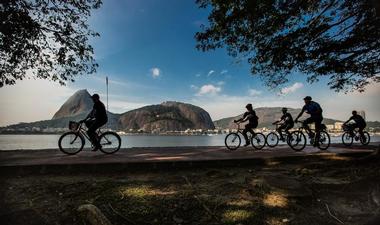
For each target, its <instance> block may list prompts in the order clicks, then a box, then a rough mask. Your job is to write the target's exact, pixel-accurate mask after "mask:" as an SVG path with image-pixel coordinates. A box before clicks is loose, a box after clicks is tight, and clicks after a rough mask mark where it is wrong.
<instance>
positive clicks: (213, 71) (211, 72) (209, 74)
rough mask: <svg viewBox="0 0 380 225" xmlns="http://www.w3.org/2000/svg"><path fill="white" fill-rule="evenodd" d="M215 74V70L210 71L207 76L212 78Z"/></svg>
mask: <svg viewBox="0 0 380 225" xmlns="http://www.w3.org/2000/svg"><path fill="white" fill-rule="evenodd" d="M213 73H215V70H210V71H209V72H208V74H207V76H211V74H213Z"/></svg>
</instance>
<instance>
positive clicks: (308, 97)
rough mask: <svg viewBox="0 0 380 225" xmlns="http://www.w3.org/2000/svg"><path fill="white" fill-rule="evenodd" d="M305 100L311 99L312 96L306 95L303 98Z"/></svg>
mask: <svg viewBox="0 0 380 225" xmlns="http://www.w3.org/2000/svg"><path fill="white" fill-rule="evenodd" d="M303 100H309V101H311V100H312V98H311V97H310V96H306V97H305V98H303Z"/></svg>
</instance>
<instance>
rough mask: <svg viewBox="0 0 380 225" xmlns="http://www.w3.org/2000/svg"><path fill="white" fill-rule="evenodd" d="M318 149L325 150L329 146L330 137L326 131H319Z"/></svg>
mask: <svg viewBox="0 0 380 225" xmlns="http://www.w3.org/2000/svg"><path fill="white" fill-rule="evenodd" d="M318 144H319V145H318V148H319V149H321V150H326V149H328V148H329V146H330V135H329V134H328V133H327V132H326V131H321V132H320V136H319V143H318Z"/></svg>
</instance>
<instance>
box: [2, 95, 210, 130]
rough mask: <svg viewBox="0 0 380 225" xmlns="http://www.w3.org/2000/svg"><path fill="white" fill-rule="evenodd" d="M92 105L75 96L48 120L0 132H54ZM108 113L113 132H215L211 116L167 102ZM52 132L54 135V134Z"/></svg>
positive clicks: (6, 128)
mask: <svg viewBox="0 0 380 225" xmlns="http://www.w3.org/2000/svg"><path fill="white" fill-rule="evenodd" d="M92 106H93V102H92V99H91V95H90V94H89V93H88V91H87V90H79V91H77V92H75V93H74V94H73V95H72V96H71V97H70V98H69V99H68V100H67V101H65V102H64V104H63V105H62V106H61V107H60V108H59V110H58V111H57V112H56V113H55V114H54V116H53V118H52V119H51V120H43V121H37V122H32V123H19V124H15V125H10V126H7V127H4V128H0V132H15V133H17V132H35V131H43V132H55V131H62V130H63V129H62V128H64V129H66V128H67V127H68V123H69V121H78V120H81V119H84V118H85V117H86V115H87V114H88V113H89V111H90V110H91V109H92ZM107 113H108V123H107V127H108V128H110V129H113V130H124V131H130V130H131V129H132V130H134V131H137V130H143V131H146V132H164V131H179V130H186V129H188V128H190V129H214V128H215V127H214V123H213V122H212V120H211V117H210V115H209V114H208V112H206V111H205V110H204V109H202V108H200V107H198V106H195V105H191V104H186V103H181V102H174V101H168V102H163V103H161V104H159V105H149V106H145V107H142V108H139V109H135V110H132V111H128V112H125V113H122V114H114V113H111V112H107ZM54 129H55V131H54Z"/></svg>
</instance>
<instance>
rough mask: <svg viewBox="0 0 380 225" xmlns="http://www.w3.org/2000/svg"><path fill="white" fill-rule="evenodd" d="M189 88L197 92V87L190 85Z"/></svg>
mask: <svg viewBox="0 0 380 225" xmlns="http://www.w3.org/2000/svg"><path fill="white" fill-rule="evenodd" d="M190 88H191V89H193V90H198V86H196V85H194V84H192V85H190Z"/></svg>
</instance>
